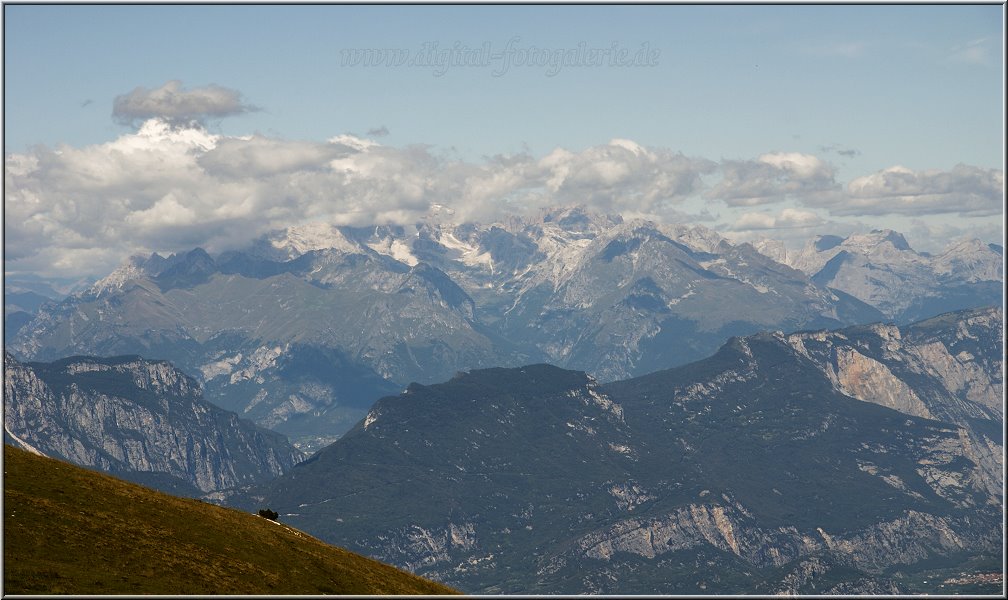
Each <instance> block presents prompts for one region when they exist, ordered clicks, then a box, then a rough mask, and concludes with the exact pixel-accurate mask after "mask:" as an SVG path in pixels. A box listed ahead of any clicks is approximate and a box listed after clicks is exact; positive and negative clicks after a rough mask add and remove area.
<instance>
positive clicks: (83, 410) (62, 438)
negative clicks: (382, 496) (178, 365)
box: [4, 354, 304, 493]
mask: <svg viewBox="0 0 1008 600" xmlns="http://www.w3.org/2000/svg"><path fill="white" fill-rule="evenodd" d="M4 371H5V375H4V417H5V418H4V428H5V432H6V434H7V437H9V438H10V440H11V441H13V442H15V443H17V444H18V445H20V446H22V447H25V448H28V449H33V450H34V451H36V452H39V453H42V454H45V455H48V456H53V457H59V458H62V459H65V460H68V461H70V462H73V463H76V464H79V465H84V466H88V467H95V468H98V469H101V470H104V471H109V472H112V473H116V474H121V475H123V476H127V477H130V478H133V479H138V480H140V481H142V482H145V483H149V484H151V485H155V486H158V487H165V486H168V487H169V488H170V489H172V490H173V491H186V492H189V493H193V492H194V491H198V492H210V491H215V490H221V489H225V488H231V487H235V486H239V485H245V484H251V483H256V482H260V481H264V480H266V479H270V478H272V477H276V476H277V475H280V474H281V473H283V472H284V471H286V470H287V469H289V468H290V467H291V466H293V465H294V464H295V463H297V462H299V461H300V460H302V459H303V458H304V455H303V454H302V453H300V452H299V451H297V450H296V449H294V448H293V447H292V446H291V445H290V444H289V443H288V442H287V440H286V439H285V438H284V437H283V436H281V435H279V434H276V433H273V432H271V431H267V430H264V429H261V428H259V427H256V426H255V425H253V424H252V423H250V422H247V421H242V420H240V419H239V418H238V416H237V415H235V414H234V413H230V412H227V411H224V410H222V409H220V408H217V407H215V406H213V405H212V404H210V403H208V402H206V401H204V400H203V399H202V393H201V391H200V388H199V385H198V384H197V383H196V381H194V380H193V379H191V378H190V377H188V376H186V375H184V374H183V373H182V372H180V371H179V370H177V369H175V368H174V367H173V366H172V365H171V364H170V363H167V362H164V361H147V360H143V359H140V358H138V357H120V358H115V359H96V358H88V357H73V358H69V359H64V360H61V361H57V362H54V363H27V364H22V363H20V362H18V361H17V360H15V359H14V358H13V357H12V356H11V355H10V354H7V355H5V357H4ZM176 486H177V487H176ZM186 486H191V489H186Z"/></svg>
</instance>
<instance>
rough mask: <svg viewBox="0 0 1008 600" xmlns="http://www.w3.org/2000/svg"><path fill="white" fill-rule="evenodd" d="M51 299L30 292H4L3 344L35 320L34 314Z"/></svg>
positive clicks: (11, 339) (7, 342) (10, 340)
mask: <svg viewBox="0 0 1008 600" xmlns="http://www.w3.org/2000/svg"><path fill="white" fill-rule="evenodd" d="M51 301H52V298H50V297H49V296H43V295H42V294H39V293H37V292H33V291H30V290H21V291H7V290H5V291H4V343H5V344H9V343H11V342H12V341H13V340H14V337H15V335H16V334H17V332H18V331H19V330H20V329H21V328H22V327H24V326H25V325H26V324H27V323H28V322H30V321H31V320H32V319H34V318H35V315H36V313H38V311H39V309H40V308H41V307H42V305H43V304H45V303H46V302H51Z"/></svg>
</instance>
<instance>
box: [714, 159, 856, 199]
mask: <svg viewBox="0 0 1008 600" xmlns="http://www.w3.org/2000/svg"><path fill="white" fill-rule="evenodd" d="M720 171H721V176H722V178H721V181H720V182H719V183H718V184H717V185H715V186H714V187H713V188H711V189H710V190H709V191H708V192H707V197H708V198H711V199H715V200H722V201H724V202H725V203H726V204H728V205H729V206H757V205H761V204H771V203H775V202H781V201H783V200H786V199H788V198H792V197H804V196H808V195H812V194H817V193H833V192H836V191H838V190H839V189H840V186H839V184H838V183H837V182H836V180H835V178H834V172H833V167H832V166H830V165H829V163H826V162H824V161H823V160H821V159H820V158H818V157H816V156H813V155H811V154H801V153H798V152H776V153H770V154H764V155H762V156H760V157H759V158H757V159H756V160H726V161H723V162H722V163H721V168H720Z"/></svg>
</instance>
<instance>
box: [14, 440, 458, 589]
mask: <svg viewBox="0 0 1008 600" xmlns="http://www.w3.org/2000/svg"><path fill="white" fill-rule="evenodd" d="M3 464H4V503H3V507H4V545H3V552H4V556H3V562H4V569H3V578H4V579H3V588H4V592H5V593H9V594H45V595H50V594H71V595H83V594H96V595H107V594H128V595H139V594H165V595H183V594H201V595H206V594H249V595H266V594H314V595H321V594H376V595H377V594H453V593H456V592H455V591H454V590H452V589H450V588H446V587H445V586H443V585H439V584H436V583H433V582H430V581H425V580H423V579H420V578H419V577H416V576H413V575H411V574H409V573H404V572H402V571H399V570H397V569H395V568H393V567H390V566H388V565H384V564H381V563H379V562H377V561H374V560H371V559H368V558H364V557H363V556H359V555H356V554H353V553H351V552H347V551H345V550H343V549H341V548H334V547H332V546H327V545H326V544H323V543H322V542H320V541H318V540H317V539H315V538H312V537H310V536H308V535H306V534H304V533H303V532H300V531H298V530H296V529H293V528H291V527H289V526H287V525H283V524H281V523H276V522H273V521H269V520H267V519H264V518H262V517H259V516H256V515H253V514H247V513H245V514H243V513H241V512H239V511H235V510H229V509H224V508H220V507H217V506H213V505H210V504H206V503H204V502H200V501H197V500H190V499H182V498H176V497H173V496H169V495H166V494H162V493H158V492H155V491H153V490H150V489H147V488H144V487H141V486H138V485H134V484H131V483H127V482H125V481H121V480H118V479H115V478H113V477H109V476H108V475H104V474H101V473H96V472H94V471H90V470H87V469H82V468H80V467H77V466H73V465H70V464H67V463H64V462H61V461H57V460H53V459H51V458H46V457H41V456H35V455H33V454H31V453H29V452H26V451H23V450H19V449H17V448H13V447H11V446H8V445H4V461H3Z"/></svg>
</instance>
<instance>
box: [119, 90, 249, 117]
mask: <svg viewBox="0 0 1008 600" xmlns="http://www.w3.org/2000/svg"><path fill="white" fill-rule="evenodd" d="M252 110H256V109H255V107H254V106H251V105H249V104H246V103H245V102H243V101H242V97H241V94H240V93H239V92H237V91H236V90H232V89H229V88H226V87H221V86H218V85H208V86H205V87H197V88H192V89H188V90H186V89H183V88H182V82H181V81H178V80H172V81H169V82H167V83H165V84H164V85H162V86H161V87H159V88H155V89H151V90H149V89H147V88H144V87H137V88H136V89H134V90H133V91H132V92H129V93H128V94H123V95H121V96H116V98H115V101H114V102H113V103H112V117H113V118H114V119H115V120H116V121H118V122H120V123H123V124H126V125H128V124H133V123H138V122H141V121H145V120H147V119H152V118H159V119H163V120H165V121H169V122H172V123H177V124H186V123H190V122H193V121H195V122H198V123H203V122H205V121H206V120H207V119H219V118H223V117H229V116H232V115H240V114H242V113H246V112H249V111H252Z"/></svg>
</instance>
